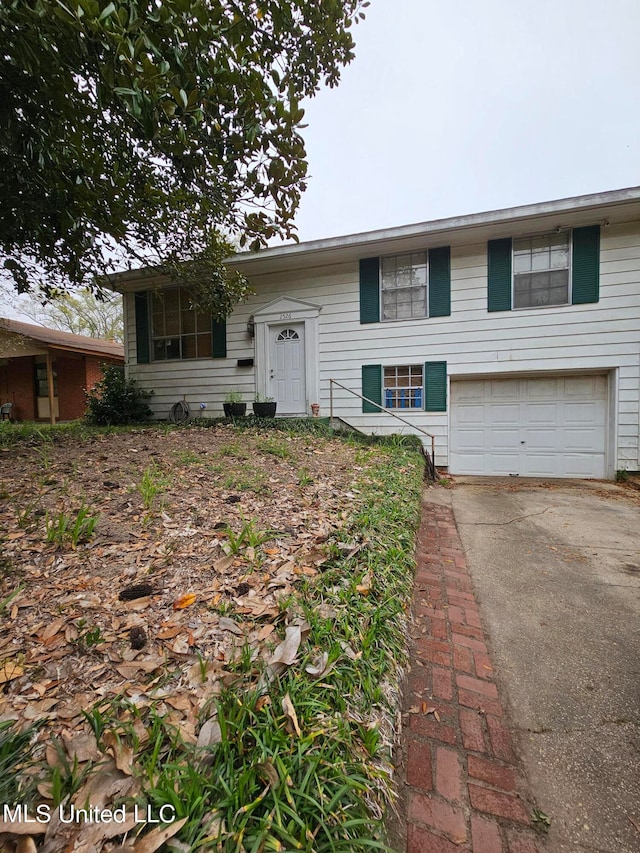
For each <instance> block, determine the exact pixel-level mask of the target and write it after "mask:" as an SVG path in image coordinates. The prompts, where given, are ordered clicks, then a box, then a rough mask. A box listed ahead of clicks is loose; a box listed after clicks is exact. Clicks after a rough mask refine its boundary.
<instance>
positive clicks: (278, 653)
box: [268, 625, 302, 666]
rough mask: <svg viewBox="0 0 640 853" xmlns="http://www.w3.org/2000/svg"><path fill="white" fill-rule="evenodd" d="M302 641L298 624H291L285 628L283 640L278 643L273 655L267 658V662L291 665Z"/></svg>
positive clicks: (270, 664)
mask: <svg viewBox="0 0 640 853" xmlns="http://www.w3.org/2000/svg"><path fill="white" fill-rule="evenodd" d="M301 642H302V633H301V630H300V625H291V626H290V627H289V628H287V629H286V630H285V637H284V640H283V641H282V642H281V643H280V645H279V646H278V647H277V649H276V650H275V651H274V653H273V655H272V656H271V657H270V658H269V661H268V664H269V666H272V665H273V664H284V665H285V666H291V664H292V663H293V662H294V661H295V659H296V656H297V654H298V649H299V648H300V643H301Z"/></svg>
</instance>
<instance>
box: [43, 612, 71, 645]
mask: <svg viewBox="0 0 640 853" xmlns="http://www.w3.org/2000/svg"><path fill="white" fill-rule="evenodd" d="M66 621H67V620H66V618H64V617H60V618H59V619H54V621H53V622H50V623H49V624H48V625H47V627H46V628H45V629H44V631H43V632H42V639H43V640H48V639H49V638H50V637H53V636H55V635H56V634H57V633H58V631H59V630H60V629H61V628H62V627H63V626H64V625H65V624H66Z"/></svg>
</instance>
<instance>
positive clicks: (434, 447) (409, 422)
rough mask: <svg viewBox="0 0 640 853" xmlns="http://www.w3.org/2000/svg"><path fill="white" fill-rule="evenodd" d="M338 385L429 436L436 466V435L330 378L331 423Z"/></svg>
mask: <svg viewBox="0 0 640 853" xmlns="http://www.w3.org/2000/svg"><path fill="white" fill-rule="evenodd" d="M334 385H337V386H338V388H342V389H343V390H344V391H348V392H349V394H353V396H354V397H359V398H360V399H361V400H364V401H365V402H366V403H371V405H372V406H375V407H376V408H377V409H380V411H381V412H384V413H385V414H387V415H391V417H392V418H395V419H396V420H398V421H402V423H403V424H407V426H410V427H413V429H417V430H418V432H421V433H422V434H423V435H426V436H427V438H430V439H431V462H432V464H433V466H434V467H435V464H436V439H435V436H434V435H432V434H431V433H430V432H427V431H426V429H422V427H419V426H417V425H416V424H412V423H411V421H408V420H407V419H406V418H402V417H400V415H397V414H396V413H395V412H392V411H391V409H385V407H384V406H381V405H380V403H376V401H375V400H370V399H369V398H368V397H363V395H362V394H358V392H357V391H354V390H353V389H352V388H347V386H346V385H343V384H342V383H341V382H338V380H337V379H329V423H332V422H333V386H334Z"/></svg>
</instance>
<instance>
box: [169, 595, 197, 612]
mask: <svg viewBox="0 0 640 853" xmlns="http://www.w3.org/2000/svg"><path fill="white" fill-rule="evenodd" d="M196 598H197V595H196V594H195V592H187V593H185V594H184V595H181V596H180V598H177V599H176V600H175V601H174V602H173V609H174V610H184V609H185V607H191V605H192V604H193V603H194V602H195V600H196Z"/></svg>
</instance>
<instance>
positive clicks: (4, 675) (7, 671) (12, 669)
mask: <svg viewBox="0 0 640 853" xmlns="http://www.w3.org/2000/svg"><path fill="white" fill-rule="evenodd" d="M21 675H24V668H23V667H21V666H20V664H17V663H16V662H15V661H12V660H5V661H2V663H0V684H6V683H7V682H8V681H12V680H13V679H14V678H20V676H21Z"/></svg>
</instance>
